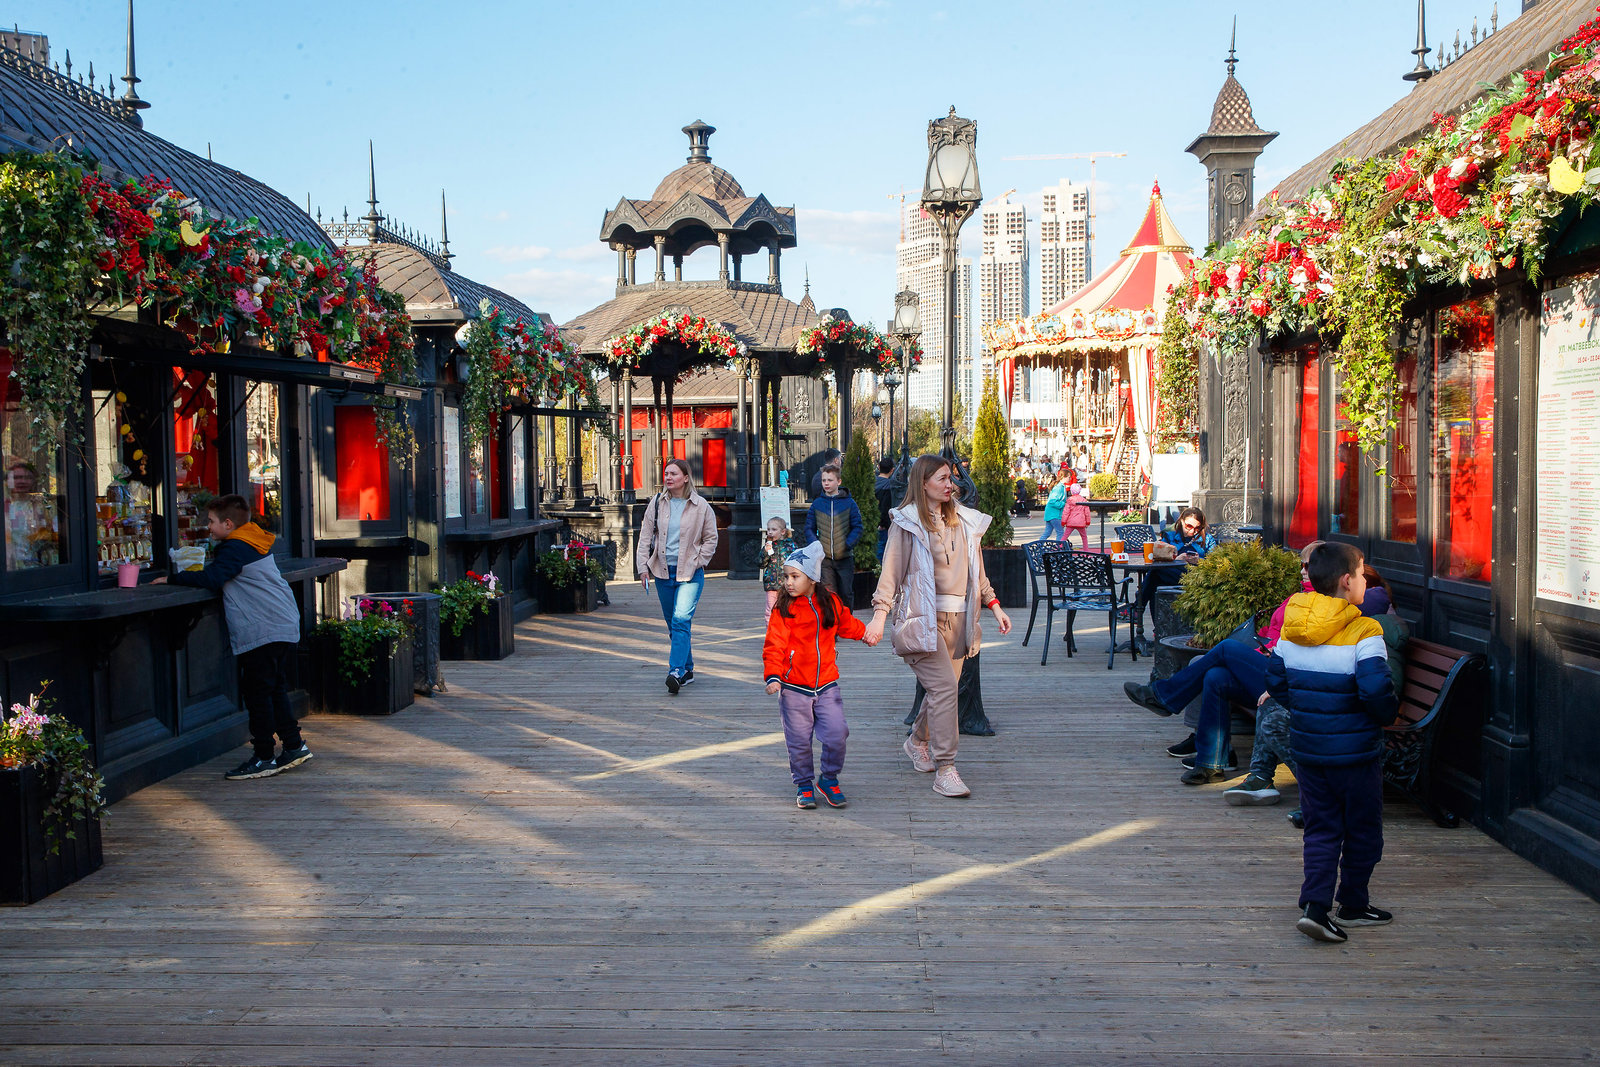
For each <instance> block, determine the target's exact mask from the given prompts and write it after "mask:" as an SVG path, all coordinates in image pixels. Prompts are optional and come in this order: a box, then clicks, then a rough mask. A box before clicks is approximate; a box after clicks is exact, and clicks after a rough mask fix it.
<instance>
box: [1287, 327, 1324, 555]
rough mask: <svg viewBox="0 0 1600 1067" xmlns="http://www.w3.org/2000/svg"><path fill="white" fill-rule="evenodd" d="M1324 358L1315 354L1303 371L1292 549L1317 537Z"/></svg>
mask: <svg viewBox="0 0 1600 1067" xmlns="http://www.w3.org/2000/svg"><path fill="white" fill-rule="evenodd" d="M1321 373H1322V361H1321V360H1320V359H1318V358H1317V357H1316V356H1312V357H1310V358H1309V359H1307V360H1306V362H1305V366H1304V367H1303V368H1302V369H1301V371H1300V441H1299V457H1298V461H1297V462H1296V464H1295V468H1294V477H1295V484H1294V487H1293V489H1292V490H1291V492H1292V493H1293V500H1294V504H1293V507H1292V508H1291V510H1290V512H1289V536H1288V537H1287V538H1285V540H1286V541H1287V542H1288V545H1289V547H1290V548H1295V549H1299V548H1304V547H1305V546H1306V545H1308V544H1310V543H1311V542H1312V541H1315V540H1316V539H1317V455H1318V448H1317V445H1318V441H1317V431H1318V428H1319V413H1320V409H1319V406H1318V405H1319V401H1320V398H1321V395H1322V386H1321V379H1320V378H1319V377H1318V376H1319V375H1320V374H1321Z"/></svg>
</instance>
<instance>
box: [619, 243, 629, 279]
mask: <svg viewBox="0 0 1600 1067" xmlns="http://www.w3.org/2000/svg"><path fill="white" fill-rule="evenodd" d="M627 284H628V250H627V249H626V248H624V247H622V246H621V245H618V246H617V288H618V289H623V288H625V287H626V286H627Z"/></svg>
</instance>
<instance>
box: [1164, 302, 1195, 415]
mask: <svg viewBox="0 0 1600 1067" xmlns="http://www.w3.org/2000/svg"><path fill="white" fill-rule="evenodd" d="M1182 305H1183V294H1182V292H1181V291H1180V290H1178V289H1176V288H1174V289H1173V290H1172V291H1171V292H1169V293H1168V294H1167V311H1166V316H1165V317H1164V318H1163V319H1162V326H1161V344H1160V345H1159V346H1157V348H1156V397H1157V412H1156V415H1157V423H1158V425H1157V429H1158V431H1159V432H1160V433H1161V434H1162V435H1163V436H1165V437H1192V436H1194V434H1195V432H1196V428H1197V427H1198V426H1199V424H1200V373H1199V371H1200V360H1199V355H1198V346H1197V345H1196V344H1195V342H1194V339H1193V338H1192V337H1191V336H1190V330H1189V321H1188V320H1187V319H1185V318H1184V316H1183V306H1182Z"/></svg>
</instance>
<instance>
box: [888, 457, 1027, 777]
mask: <svg viewBox="0 0 1600 1067" xmlns="http://www.w3.org/2000/svg"><path fill="white" fill-rule="evenodd" d="M951 475H952V470H951V466H950V462H949V460H946V459H944V458H943V457H941V456H922V457H920V458H918V460H917V461H916V463H915V464H913V465H912V468H911V478H910V482H909V484H908V485H907V486H906V497H905V501H904V502H903V503H902V504H901V505H900V506H899V507H898V508H895V509H894V510H893V511H891V512H890V515H891V516H892V517H893V522H894V525H893V526H892V527H891V529H890V531H889V544H888V547H887V548H886V549H885V550H884V553H883V573H882V574H881V575H880V576H879V578H878V589H877V592H876V593H875V594H874V595H873V598H872V607H873V614H872V622H871V623H869V624H868V625H867V633H866V637H865V638H864V640H865V641H866V642H867V644H869V645H871V644H876V643H877V642H878V640H879V639H880V638H881V637H882V636H883V631H884V626H885V625H886V624H887V623H889V621H890V615H891V613H892V614H893V631H892V644H893V647H894V651H895V655H897V656H899V657H901V658H902V659H904V660H905V662H906V665H907V666H909V667H910V668H911V670H912V672H913V673H914V674H915V675H916V676H917V681H919V682H921V683H922V688H923V689H924V690H925V691H926V693H927V695H926V697H925V698H924V699H923V702H922V709H921V711H920V712H919V713H918V715H917V719H916V722H915V723H914V724H913V725H912V727H911V736H909V737H907V738H906V742H905V752H906V755H907V756H909V757H911V765H912V766H913V767H915V768H916V769H917V770H919V771H923V772H927V771H934V772H935V774H934V779H933V791H934V792H936V793H938V794H939V795H940V796H946V797H965V796H969V795H971V790H969V789H968V788H967V786H966V783H964V782H963V781H962V780H961V775H960V773H959V772H958V771H957V770H956V739H957V735H958V732H959V728H960V719H959V714H958V711H957V707H956V690H957V687H958V686H959V685H960V682H961V671H962V668H963V667H964V665H965V664H966V661H967V659H968V658H969V657H971V656H976V655H977V654H978V649H979V647H980V645H981V644H982V638H983V631H982V628H981V627H980V626H979V623H978V612H979V609H980V607H987V608H988V609H989V610H990V611H992V612H993V613H994V618H995V623H996V624H997V625H998V626H999V628H1000V632H1001V633H1002V634H1005V633H1010V632H1011V618H1010V616H1008V615H1007V614H1006V613H1005V610H1004V609H1002V608H1001V607H1000V601H999V599H998V598H997V597H996V596H995V595H994V587H993V586H991V585H990V584H989V578H988V576H987V575H986V574H984V570H983V553H982V552H980V551H979V541H980V539H981V538H982V537H983V532H984V531H985V530H986V529H988V527H989V521H990V520H989V516H988V515H985V514H984V513H983V512H981V511H975V510H973V509H972V508H968V507H964V506H962V505H961V504H958V503H956V486H955V482H954V480H953V479H952V477H951Z"/></svg>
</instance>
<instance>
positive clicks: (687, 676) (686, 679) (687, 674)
mask: <svg viewBox="0 0 1600 1067" xmlns="http://www.w3.org/2000/svg"><path fill="white" fill-rule="evenodd" d="M692 681H694V671H684V672H683V677H681V678H679V679H678V685H679V686H680V687H681V686H685V685H688V684H689V683H690V682H692Z"/></svg>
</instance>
